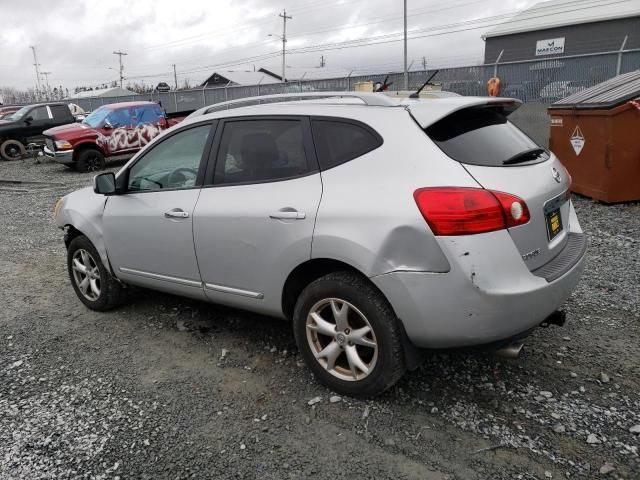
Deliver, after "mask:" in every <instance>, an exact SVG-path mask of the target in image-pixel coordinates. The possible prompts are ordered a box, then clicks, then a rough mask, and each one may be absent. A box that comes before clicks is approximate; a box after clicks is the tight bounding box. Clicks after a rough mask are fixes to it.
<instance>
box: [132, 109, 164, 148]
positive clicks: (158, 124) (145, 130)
mask: <svg viewBox="0 0 640 480" xmlns="http://www.w3.org/2000/svg"><path fill="white" fill-rule="evenodd" d="M132 117H133V129H134V131H135V132H136V134H137V136H138V145H139V146H140V148H142V147H144V146H145V145H146V144H147V143H149V142H150V141H151V140H153V139H154V138H155V137H157V136H158V135H160V133H161V132H162V121H163V119H164V114H163V113H162V110H161V109H160V107H159V106H158V105H141V106H139V107H134V108H133V115H132Z"/></svg>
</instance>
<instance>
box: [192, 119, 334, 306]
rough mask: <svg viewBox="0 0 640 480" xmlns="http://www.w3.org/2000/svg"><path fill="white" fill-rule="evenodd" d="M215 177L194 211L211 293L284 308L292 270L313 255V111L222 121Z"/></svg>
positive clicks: (318, 189)
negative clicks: (300, 115)
mask: <svg viewBox="0 0 640 480" xmlns="http://www.w3.org/2000/svg"><path fill="white" fill-rule="evenodd" d="M215 144H216V145H218V147H217V154H216V155H215V156H216V163H215V169H214V172H212V175H208V177H209V176H212V177H213V178H212V179H211V178H207V180H208V181H212V185H208V186H206V187H205V188H203V189H202V192H201V194H200V198H199V199H198V203H197V205H196V209H195V212H194V225H193V227H194V240H195V246H196V253H197V257H198V263H199V265H200V272H201V275H202V281H203V283H204V285H205V292H206V294H207V297H208V298H210V299H211V300H213V301H215V302H219V303H224V304H228V305H233V306H238V307H243V308H248V309H254V310H258V311H261V312H263V313H271V314H274V315H278V314H279V313H280V312H281V293H282V286H283V284H284V282H285V280H286V278H287V276H288V275H289V273H290V272H291V271H292V270H293V269H294V268H295V267H296V266H297V265H299V264H300V263H302V262H304V261H305V260H309V259H310V258H311V239H312V236H313V228H314V224H315V218H316V212H317V210H318V205H319V203H320V197H321V194H322V183H321V180H320V174H319V173H318V165H317V160H316V157H315V152H314V149H313V145H312V143H311V135H310V127H309V120H308V119H307V118H306V117H303V118H297V117H267V118H265V117H257V118H252V119H248V118H245V119H229V120H226V121H223V122H221V124H220V126H219V127H218V132H217V134H216V142H215Z"/></svg>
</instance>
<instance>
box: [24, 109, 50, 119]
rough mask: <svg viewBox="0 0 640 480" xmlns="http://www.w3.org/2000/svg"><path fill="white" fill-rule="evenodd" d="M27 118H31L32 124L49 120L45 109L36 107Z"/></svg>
mask: <svg viewBox="0 0 640 480" xmlns="http://www.w3.org/2000/svg"><path fill="white" fill-rule="evenodd" d="M29 116H30V117H31V118H33V121H34V122H38V121H42V120H49V112H48V111H47V107H36V108H34V109H33V110H31V112H30V113H29Z"/></svg>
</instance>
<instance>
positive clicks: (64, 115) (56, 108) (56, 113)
mask: <svg viewBox="0 0 640 480" xmlns="http://www.w3.org/2000/svg"><path fill="white" fill-rule="evenodd" d="M50 108H51V113H52V114H53V118H54V119H55V120H66V119H68V118H69V117H70V116H71V110H69V107H67V106H66V105H51V107H50Z"/></svg>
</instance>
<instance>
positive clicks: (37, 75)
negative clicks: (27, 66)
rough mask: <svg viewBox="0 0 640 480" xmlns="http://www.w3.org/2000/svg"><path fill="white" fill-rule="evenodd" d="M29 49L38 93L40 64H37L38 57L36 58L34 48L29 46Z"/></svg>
mask: <svg viewBox="0 0 640 480" xmlns="http://www.w3.org/2000/svg"><path fill="white" fill-rule="evenodd" d="M29 48H30V49H31V50H33V62H34V63H33V66H34V67H36V88H37V89H38V92H40V89H41V88H40V70H39V69H38V67H39V66H40V64H39V63H38V57H37V56H36V47H34V46H30V47H29ZM38 94H39V93H38Z"/></svg>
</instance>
